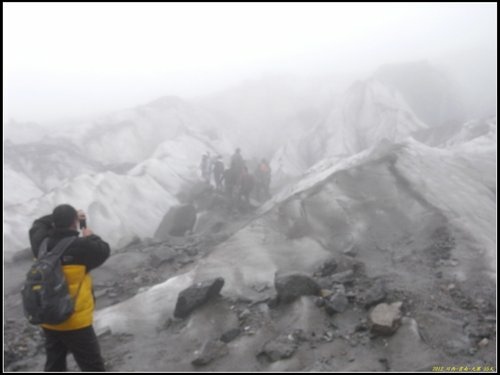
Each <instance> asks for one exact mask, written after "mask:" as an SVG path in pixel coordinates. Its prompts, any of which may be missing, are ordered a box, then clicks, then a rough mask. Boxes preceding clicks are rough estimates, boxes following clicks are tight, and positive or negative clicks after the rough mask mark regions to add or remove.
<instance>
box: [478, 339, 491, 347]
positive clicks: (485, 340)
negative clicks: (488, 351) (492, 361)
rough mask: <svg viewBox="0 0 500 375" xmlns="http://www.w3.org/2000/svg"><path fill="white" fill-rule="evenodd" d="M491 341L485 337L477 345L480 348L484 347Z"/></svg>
mask: <svg viewBox="0 0 500 375" xmlns="http://www.w3.org/2000/svg"><path fill="white" fill-rule="evenodd" d="M488 343H489V340H488V339H487V338H486V337H485V338H484V339H482V340H481V341H479V343H478V344H477V346H479V347H480V348H484V347H485V346H487V345H488Z"/></svg>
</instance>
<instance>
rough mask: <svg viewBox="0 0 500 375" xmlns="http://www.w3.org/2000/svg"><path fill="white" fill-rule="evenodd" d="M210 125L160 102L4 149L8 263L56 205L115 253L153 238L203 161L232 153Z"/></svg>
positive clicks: (176, 102) (171, 101)
mask: <svg viewBox="0 0 500 375" xmlns="http://www.w3.org/2000/svg"><path fill="white" fill-rule="evenodd" d="M212 120H213V118H211V117H210V116H208V115H206V113H205V112H203V111H199V110H197V109H196V108H194V107H192V106H190V105H188V104H187V103H185V102H183V101H181V100H180V99H176V98H163V99H160V100H158V101H156V102H153V103H150V104H148V105H146V106H142V107H138V108H135V109H132V110H127V111H122V112H119V113H116V114H113V115H110V116H109V117H106V118H103V119H100V120H97V121H96V122H94V123H85V124H82V126H81V127H77V126H75V127H72V128H71V130H64V131H62V130H61V131H59V132H57V133H53V134H52V135H51V138H46V139H45V140H44V141H43V142H38V143H31V144H24V145H13V144H10V143H8V144H7V146H8V147H7V150H6V163H5V167H4V175H5V177H7V178H8V179H7V182H6V186H5V188H6V190H7V191H9V193H8V194H7V196H6V198H5V199H4V204H5V217H6V220H5V222H4V227H5V229H4V240H5V249H6V250H5V251H6V253H8V255H7V257H8V258H9V257H10V256H11V255H12V254H13V253H14V252H15V251H16V250H20V249H22V248H25V247H27V246H28V245H29V241H28V236H27V231H28V229H29V226H30V225H31V223H32V221H33V220H34V219H35V218H37V217H39V216H41V215H44V214H47V213H49V212H51V211H52V209H53V208H54V207H55V206H56V205H58V204H62V203H69V204H72V205H74V206H75V207H77V208H81V209H84V210H86V211H87V212H88V217H89V226H90V227H91V228H92V229H93V230H95V231H96V232H97V233H101V234H102V235H103V236H104V237H105V238H106V240H109V242H110V243H111V244H112V246H114V247H115V246H119V245H123V244H124V243H126V242H127V241H128V240H130V239H131V238H133V237H134V236H139V237H150V236H152V235H153V233H154V231H155V230H156V228H157V227H158V224H159V223H160V221H161V219H162V218H163V215H165V213H166V212H167V211H168V208H169V207H170V206H171V205H173V204H177V203H178V200H177V198H176V195H177V194H178V193H179V191H180V190H181V189H182V187H183V184H185V183H186V181H189V182H193V181H195V180H196V179H197V178H198V174H199V164H200V160H201V155H202V154H204V153H205V152H207V151H209V152H210V153H211V154H212V155H215V154H221V155H224V156H229V155H230V154H231V153H232V151H233V146H232V145H231V144H230V143H229V141H228V140H227V139H226V138H225V137H224V136H221V135H219V134H218V133H217V132H216V131H215V130H214V129H213V128H212V127H211V126H212V123H211V121H212ZM121 125H124V126H121ZM117 171H118V172H117ZM17 184H20V186H17ZM32 198H33V199H32Z"/></svg>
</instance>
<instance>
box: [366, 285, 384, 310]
mask: <svg viewBox="0 0 500 375" xmlns="http://www.w3.org/2000/svg"><path fill="white" fill-rule="evenodd" d="M386 296H387V292H386V289H385V283H384V282H383V280H377V281H375V283H374V284H373V286H372V287H370V289H368V290H367V291H366V292H365V293H363V294H362V295H361V300H362V301H363V303H364V305H365V307H366V308H369V307H371V306H374V305H376V304H377V303H379V302H382V301H383V300H384V299H385V297H386Z"/></svg>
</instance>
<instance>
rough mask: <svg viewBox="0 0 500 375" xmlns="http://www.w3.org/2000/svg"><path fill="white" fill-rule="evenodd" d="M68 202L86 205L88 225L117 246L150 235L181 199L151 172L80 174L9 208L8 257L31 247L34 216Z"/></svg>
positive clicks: (7, 211)
mask: <svg viewBox="0 0 500 375" xmlns="http://www.w3.org/2000/svg"><path fill="white" fill-rule="evenodd" d="M65 202H67V203H71V204H72V205H73V206H74V207H77V208H81V209H84V210H85V211H86V212H87V213H88V218H89V227H90V228H92V229H93V230H94V231H95V232H96V233H97V234H101V235H102V236H103V237H104V238H105V239H106V240H107V241H109V242H110V244H111V245H112V246H117V245H118V244H120V243H121V244H122V245H124V244H125V243H126V242H127V240H128V241H130V240H131V239H132V238H133V237H134V236H141V237H152V235H153V233H154V231H155V230H156V227H157V225H158V223H159V222H160V221H161V219H162V218H163V215H165V213H166V212H167V210H168V207H170V206H171V205H173V204H175V203H176V202H177V199H176V198H175V197H174V196H173V195H172V194H171V193H170V192H169V191H167V190H165V189H164V188H163V187H162V186H160V185H159V184H158V182H156V181H155V180H154V179H153V178H152V177H150V176H147V175H145V176H141V177H133V176H123V175H117V174H114V173H112V172H105V173H100V174H97V175H82V176H79V177H77V178H75V179H73V180H72V181H70V182H67V183H66V184H64V185H63V186H62V187H60V188H57V189H54V190H52V191H51V192H50V193H48V194H45V195H44V196H42V197H40V198H38V199H33V200H31V201H29V202H26V203H23V204H19V205H14V206H8V207H6V208H5V211H4V215H5V220H4V241H5V250H6V258H7V259H9V258H10V257H11V256H12V255H13V253H14V251H15V250H18V249H22V248H25V247H28V246H29V239H28V229H29V227H30V226H31V223H32V222H33V220H34V219H36V218H37V217H40V216H42V215H46V214H49V213H51V212H52V210H53V209H54V207H55V206H57V205H58V204H61V203H65Z"/></svg>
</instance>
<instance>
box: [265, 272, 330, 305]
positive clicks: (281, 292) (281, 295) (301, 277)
mask: <svg viewBox="0 0 500 375" xmlns="http://www.w3.org/2000/svg"><path fill="white" fill-rule="evenodd" d="M274 287H275V288H276V292H277V293H278V299H279V301H280V302H284V303H287V302H292V301H293V300H295V299H296V298H298V297H300V296H304V295H316V296H317V295H319V293H320V290H321V288H320V286H319V285H318V283H317V282H316V281H314V280H313V279H312V278H311V277H310V276H308V275H305V274H301V273H289V274H285V275H276V276H275V277H274Z"/></svg>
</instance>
